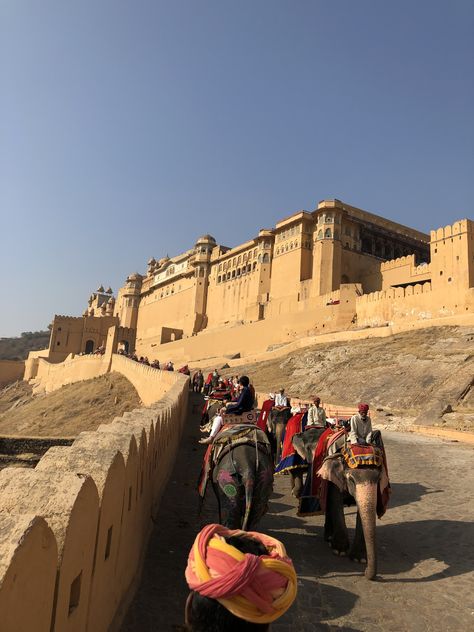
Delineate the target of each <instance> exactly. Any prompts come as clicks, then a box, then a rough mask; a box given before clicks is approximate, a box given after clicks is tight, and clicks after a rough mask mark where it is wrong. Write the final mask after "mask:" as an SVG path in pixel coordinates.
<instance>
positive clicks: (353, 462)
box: [341, 443, 383, 469]
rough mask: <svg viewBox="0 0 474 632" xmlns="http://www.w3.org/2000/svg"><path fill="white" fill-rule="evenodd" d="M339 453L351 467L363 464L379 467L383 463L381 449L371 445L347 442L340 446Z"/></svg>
mask: <svg viewBox="0 0 474 632" xmlns="http://www.w3.org/2000/svg"><path fill="white" fill-rule="evenodd" d="M341 454H342V456H343V458H344V460H345V462H346V463H347V465H348V467H350V468H351V469H355V468H357V467H361V466H364V465H375V466H377V467H381V465H382V464H383V456H382V450H381V449H380V448H376V447H375V446H373V445H359V444H354V443H349V444H346V446H345V447H343V448H342V450H341Z"/></svg>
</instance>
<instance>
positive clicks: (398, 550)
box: [122, 396, 474, 632]
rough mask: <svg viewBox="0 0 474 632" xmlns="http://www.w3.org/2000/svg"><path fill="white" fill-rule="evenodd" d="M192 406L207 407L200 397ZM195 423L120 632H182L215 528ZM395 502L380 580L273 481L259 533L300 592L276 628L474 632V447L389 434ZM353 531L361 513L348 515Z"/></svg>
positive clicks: (383, 539)
mask: <svg viewBox="0 0 474 632" xmlns="http://www.w3.org/2000/svg"><path fill="white" fill-rule="evenodd" d="M191 408H194V409H195V411H197V409H198V408H199V405H198V403H197V399H195V396H193V398H192V401H191ZM198 426H199V424H198V415H197V414H196V413H194V414H190V416H189V419H188V423H187V426H186V431H185V434H184V437H183V445H182V450H181V453H180V461H179V463H177V466H176V468H175V471H174V472H173V474H172V477H171V479H170V482H169V484H168V487H167V490H166V492H165V495H164V498H163V501H162V506H161V509H160V513H159V515H158V516H157V517H156V526H155V529H154V531H153V534H152V537H151V539H150V544H149V548H148V554H147V558H146V563H145V568H144V572H143V576H142V582H141V585H140V587H139V590H138V592H137V595H136V597H135V600H134V601H133V603H132V605H131V607H130V609H129V612H128V614H127V617H126V620H125V622H124V624H123V626H122V632H152V631H153V632H155V631H161V630H179V629H180V626H181V625H182V622H183V609H184V602H185V599H186V595H187V587H186V584H185V581H184V568H185V566H186V559H187V554H188V551H189V549H190V547H191V544H192V542H193V539H194V536H195V534H196V532H197V531H198V530H199V529H200V528H201V526H202V525H204V524H206V523H208V522H214V521H215V520H217V511H216V504H215V501H214V498H213V495H212V491H211V493H209V494H208V497H207V499H206V505H205V508H204V512H203V514H202V516H201V517H200V518H199V517H198V516H197V511H196V509H197V495H196V492H195V484H196V479H197V476H198V473H199V468H200V464H201V459H202V454H203V450H204V448H203V447H202V446H199V445H198V444H197V440H198V438H199V436H200V433H199V430H198ZM384 439H385V445H386V448H387V453H388V464H389V469H390V477H391V482H392V488H393V494H392V502H391V504H390V507H389V509H388V511H387V513H386V515H385V516H384V518H383V519H382V520H380V521H378V524H377V526H378V531H377V537H378V552H379V577H378V581H375V582H368V581H367V580H366V579H365V578H364V576H363V572H362V571H363V568H362V567H361V566H360V565H358V564H356V563H354V562H351V561H350V560H347V559H345V558H339V557H336V556H334V555H333V554H332V552H331V550H330V549H329V548H328V547H327V545H326V544H325V543H324V541H323V539H322V526H323V518H322V517H319V516H317V517H312V518H308V519H301V518H297V517H296V514H295V505H296V502H295V500H294V499H293V498H292V497H291V495H290V494H289V491H290V488H289V477H286V476H281V477H277V478H276V484H275V492H274V494H273V499H272V503H271V507H270V512H269V513H268V514H267V515H266V516H265V518H264V519H263V521H262V522H261V524H260V526H259V529H260V530H262V531H266V532H268V533H270V534H271V535H274V536H276V537H278V538H280V539H281V540H282V541H283V542H284V543H285V546H286V547H287V550H288V553H289V555H290V556H291V557H292V558H293V561H294V564H295V567H296V570H297V573H298V577H299V592H298V598H297V601H296V603H295V604H294V605H293V606H292V608H291V609H290V610H289V611H288V613H287V614H286V615H285V616H284V617H283V618H282V619H280V620H279V621H278V622H277V623H275V624H273V626H272V630H274V631H276V632H286V631H290V630H291V631H298V632H300V631H306V630H307V631H310V630H311V631H316V632H318V631H323V630H344V631H347V632H349V631H366V630H367V631H369V630H370V631H371V632H372V631H373V630H375V629H377V630H380V631H382V632H392V631H393V632H402V631H405V630H406V631H409V632H412V631H413V632H423V631H425V630H426V631H430V632H436V631H439V632H451V631H453V632H454V631H456V632H458V631H459V630H468V629H474V504H473V501H474V499H473V492H472V490H473V489H474V448H472V447H466V446H464V445H462V444H459V443H453V442H446V441H442V440H439V439H431V438H425V437H421V436H418V435H412V434H403V433H389V432H386V431H385V432H384ZM346 519H347V522H348V524H349V525H350V526H351V527H353V526H354V524H355V512H354V510H353V509H352V508H350V509H346Z"/></svg>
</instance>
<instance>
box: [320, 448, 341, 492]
mask: <svg viewBox="0 0 474 632" xmlns="http://www.w3.org/2000/svg"><path fill="white" fill-rule="evenodd" d="M317 475H318V476H320V477H321V478H324V479H325V480H326V481H330V482H331V483H334V485H336V487H337V488H338V489H339V491H341V492H343V491H344V490H345V489H346V477H345V476H344V466H343V465H342V458H341V457H336V458H334V457H329V458H327V459H325V460H324V462H323V464H322V466H321V467H320V468H319V470H318V472H317Z"/></svg>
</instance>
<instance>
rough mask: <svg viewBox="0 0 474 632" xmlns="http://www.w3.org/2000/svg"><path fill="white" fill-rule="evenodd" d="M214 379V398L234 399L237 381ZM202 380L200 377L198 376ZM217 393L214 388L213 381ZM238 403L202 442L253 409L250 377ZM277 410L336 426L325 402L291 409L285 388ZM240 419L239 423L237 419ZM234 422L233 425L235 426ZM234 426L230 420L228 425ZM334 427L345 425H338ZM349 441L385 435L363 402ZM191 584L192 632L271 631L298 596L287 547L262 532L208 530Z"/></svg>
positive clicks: (195, 555) (242, 382) (193, 561)
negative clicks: (223, 393)
mask: <svg viewBox="0 0 474 632" xmlns="http://www.w3.org/2000/svg"><path fill="white" fill-rule="evenodd" d="M200 375H201V376H202V381H203V382H204V376H203V375H202V371H197V372H196V373H195V374H194V375H193V380H192V382H193V388H195V387H194V382H197V383H198V385H199V383H200V382H201V377H200ZM210 375H211V380H210V384H211V389H210V391H209V392H210V393H212V394H213V395H214V394H215V392H216V390H217V391H219V390H222V391H226V392H227V393H229V394H230V391H231V389H232V388H233V382H232V380H231V379H229V378H227V379H226V380H225V382H224V379H223V378H221V377H220V376H219V374H218V372H217V371H214V372H213V373H212V374H210ZM197 376H198V377H197ZM213 378H216V379H215V381H214V384H215V388H214V389H213V387H212V380H213ZM232 399H233V401H229V400H227V401H226V398H223V405H222V406H220V407H219V409H218V410H217V413H216V415H215V416H214V418H213V420H212V428H211V432H210V435H209V437H208V438H207V439H205V440H202V441H201V442H202V443H212V442H213V440H214V438H215V437H216V436H217V434H218V433H219V432H220V430H221V429H222V426H223V425H225V423H226V416H227V417H228V416H229V415H230V414H234V415H239V414H242V413H244V412H247V411H250V410H252V408H253V406H254V401H255V394H254V392H252V390H251V385H250V380H249V378H248V377H247V376H241V377H240V378H238V384H237V388H236V389H235V392H234V394H233V398H232ZM269 400H270V401H271V405H272V407H275V408H280V409H283V408H288V409H290V410H291V413H292V414H293V415H296V416H298V417H301V416H302V415H301V414H299V413H303V414H304V417H305V419H306V425H305V429H309V428H311V427H319V428H321V427H323V428H324V427H326V428H327V427H329V426H331V425H332V423H331V422H332V421H333V420H330V419H329V418H328V417H327V415H326V411H325V409H324V408H323V407H322V406H321V398H320V397H318V396H314V397H312V401H311V403H310V404H304V403H303V404H302V403H296V404H295V405H294V406H292V405H291V400H290V398H289V397H288V396H287V395H286V393H285V389H284V388H283V387H282V388H281V389H280V390H279V392H278V393H276V394H273V393H271V394H270V395H269ZM234 420H235V419H234ZM234 420H232V421H234ZM228 421H230V420H228ZM334 425H336V426H341V425H342V424H340V423H339V422H338V420H334ZM346 430H347V432H348V436H349V441H350V442H351V443H356V444H359V445H369V444H374V443H377V440H378V437H379V435H380V433H378V431H373V429H372V422H371V419H370V416H369V405H368V404H365V403H361V404H359V406H358V412H357V413H356V414H354V415H353V416H352V417H351V419H350V422H347V423H346ZM185 575H186V580H187V583H188V586H189V589H190V593H189V596H188V599H187V602H186V608H185V618H186V624H187V626H188V629H189V630H190V631H195V632H197V631H202V632H204V631H206V632H214V631H215V632H217V631H218V630H219V631H225V630H235V631H237V630H242V631H243V630H250V629H252V630H254V629H255V630H262V631H263V630H268V628H269V625H270V623H271V622H273V621H275V620H276V619H278V618H279V617H280V616H281V615H282V614H284V612H286V610H287V609H288V608H289V607H290V606H291V604H292V603H293V601H294V599H295V597H296V591H297V578H296V573H295V570H294V567H293V564H292V561H291V559H290V558H289V557H288V555H287V553H286V551H285V548H284V546H283V544H282V543H281V542H279V541H278V540H276V539H274V538H271V537H269V536H267V535H264V534H261V533H257V532H244V531H231V530H229V529H226V528H225V527H223V526H221V525H216V524H212V525H208V526H206V527H204V529H202V531H201V532H200V533H199V534H198V536H197V537H196V540H195V542H194V544H193V547H192V549H191V552H190V554H189V557H188V565H187V568H186V573H185Z"/></svg>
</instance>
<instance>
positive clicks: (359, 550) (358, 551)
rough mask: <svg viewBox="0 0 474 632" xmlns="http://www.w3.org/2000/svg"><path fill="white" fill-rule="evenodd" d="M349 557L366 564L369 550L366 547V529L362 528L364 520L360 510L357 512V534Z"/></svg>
mask: <svg viewBox="0 0 474 632" xmlns="http://www.w3.org/2000/svg"><path fill="white" fill-rule="evenodd" d="M349 557H350V558H351V559H352V560H356V562H363V563H364V564H365V562H366V561H367V551H366V548H365V539H364V530H363V528H362V520H361V519H360V514H359V512H357V521H356V529H355V536H354V541H353V543H352V546H351V550H350V553H349Z"/></svg>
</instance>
